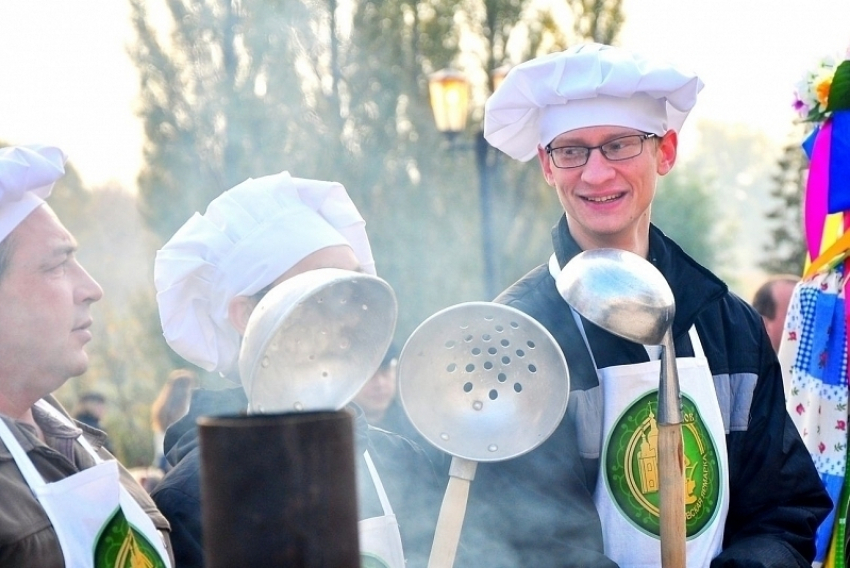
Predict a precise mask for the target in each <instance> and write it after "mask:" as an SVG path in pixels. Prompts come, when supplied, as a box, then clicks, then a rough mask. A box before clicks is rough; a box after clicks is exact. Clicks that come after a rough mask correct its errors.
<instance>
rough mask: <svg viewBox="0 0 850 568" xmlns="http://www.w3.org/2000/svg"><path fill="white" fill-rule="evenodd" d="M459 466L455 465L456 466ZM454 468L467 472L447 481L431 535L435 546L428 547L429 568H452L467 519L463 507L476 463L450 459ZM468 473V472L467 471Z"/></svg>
mask: <svg viewBox="0 0 850 568" xmlns="http://www.w3.org/2000/svg"><path fill="white" fill-rule="evenodd" d="M456 462H458V463H456ZM456 465H461V466H463V467H465V468H466V475H464V476H463V477H456V476H454V475H452V476H451V477H449V484H448V487H446V493H445V495H443V504H442V505H441V506H440V516H439V517H438V518H437V528H436V530H435V532H434V543H433V544H432V545H431V557H430V558H429V559H428V568H452V565H453V564H454V561H455V554H457V545H458V541H459V540H460V530H461V527H463V518H464V516H465V515H466V503H467V501H468V499H469V485H470V483H471V481H472V479H473V478H474V477H475V466H477V465H478V463H477V462H474V461H468V460H462V462H461V460H460V458H457V457H454V458H452V469H454V468H455V467H456ZM470 470H471V471H470Z"/></svg>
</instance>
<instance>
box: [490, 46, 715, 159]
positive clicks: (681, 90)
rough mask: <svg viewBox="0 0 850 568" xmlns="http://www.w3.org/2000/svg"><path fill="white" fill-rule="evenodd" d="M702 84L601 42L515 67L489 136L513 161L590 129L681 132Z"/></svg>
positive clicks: (499, 94) (493, 112) (496, 102)
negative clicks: (563, 136)
mask: <svg viewBox="0 0 850 568" xmlns="http://www.w3.org/2000/svg"><path fill="white" fill-rule="evenodd" d="M702 87H703V82H702V81H701V80H700V79H699V77H697V76H696V75H695V74H693V73H691V72H689V71H686V70H683V69H680V68H677V67H675V66H673V65H671V64H669V63H665V62H663V61H656V60H651V59H647V58H645V57H642V56H640V55H638V54H635V53H632V52H631V51H628V50H625V49H621V48H617V47H611V46H608V45H602V44H598V43H592V44H585V45H580V46H576V47H571V48H569V49H567V50H565V51H562V52H559V53H552V54H549V55H545V56H542V57H538V58H536V59H532V60H531V61H526V62H525V63H522V64H520V65H517V66H516V67H514V68H513V69H511V71H510V72H509V73H508V75H507V76H506V77H505V79H504V81H503V82H502V84H501V85H500V86H499V88H498V89H496V92H494V93H493V94H492V95H491V96H490V98H489V99H488V100H487V103H486V105H485V107H484V137H485V138H486V139H487V141H488V142H489V143H490V144H491V145H492V146H494V147H496V148H498V149H500V150H502V151H503V152H505V153H506V154H508V155H509V156H511V157H512V158H515V159H517V160H522V161H523V162H525V161H528V160H530V159H531V158H532V157H534V156H536V155H537V146H538V145H540V146H543V147H545V146H546V145H547V144H549V143H550V142H551V141H552V140H554V139H555V137H556V136H558V135H559V134H562V133H564V132H569V131H570V130H575V129H577V128H584V127H588V126H623V127H627V128H634V129H636V130H640V131H643V132H650V133H653V134H658V135H662V134H664V133H665V132H667V131H668V130H676V131H679V130H680V129H681V127H682V124H683V123H684V122H685V118H687V116H688V113H689V112H690V111H691V109H692V108H693V106H694V105H695V104H696V100H697V93H699V92H700V90H702Z"/></svg>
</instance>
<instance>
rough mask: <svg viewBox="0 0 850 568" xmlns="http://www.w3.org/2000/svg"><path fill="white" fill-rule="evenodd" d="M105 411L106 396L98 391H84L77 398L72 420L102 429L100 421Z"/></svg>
mask: <svg viewBox="0 0 850 568" xmlns="http://www.w3.org/2000/svg"><path fill="white" fill-rule="evenodd" d="M105 413H106V397H105V396H103V395H102V394H100V393H99V392H91V391H90V392H85V393H83V394H81V395H80V396H79V398H77V404H76V406H74V420H79V421H80V422H82V423H83V424H88V425H89V426H91V427H92V428H97V429H99V430H103V428H102V427H101V425H100V421H101V420H102V419H103V415H104V414H105Z"/></svg>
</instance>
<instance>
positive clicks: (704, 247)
mask: <svg viewBox="0 0 850 568" xmlns="http://www.w3.org/2000/svg"><path fill="white" fill-rule="evenodd" d="M717 217H718V208H717V203H716V202H715V200H714V196H713V194H712V193H710V191H709V188H708V187H707V186H706V183H705V180H700V179H697V178H696V177H694V176H693V175H689V174H687V173H682V172H680V171H679V170H677V169H674V170H673V171H671V172H670V173H669V174H668V175H666V176H664V177H663V178H661V181H660V183H659V184H658V190H657V193H656V196H655V200H654V201H653V203H652V222H653V223H654V224H655V225H657V226H658V228H660V229H661V230H662V231H664V233H665V234H667V236H669V237H670V238H672V239H673V240H674V241H676V243H678V244H679V246H681V247H682V248H683V249H684V250H685V252H687V253H688V254H690V255H691V256H692V257H694V259H695V260H696V261H697V262H699V263H700V264H702V265H703V266H705V267H706V268H708V269H709V270H712V271H716V270H717V268H718V266H719V264H720V263H721V261H722V260H723V256H722V251H723V250H724V249H725V248H726V247H725V246H724V245H725V244H726V243H724V239H725V238H726V237H725V236H724V235H723V234H719V233H718V232H717V231H716V230H715V227H717Z"/></svg>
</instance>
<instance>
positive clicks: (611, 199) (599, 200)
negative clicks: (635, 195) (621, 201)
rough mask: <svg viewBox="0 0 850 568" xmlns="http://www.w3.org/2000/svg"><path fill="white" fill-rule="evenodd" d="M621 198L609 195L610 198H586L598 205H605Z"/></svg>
mask: <svg viewBox="0 0 850 568" xmlns="http://www.w3.org/2000/svg"><path fill="white" fill-rule="evenodd" d="M618 197H620V196H619V195H609V196H608V197H585V199H587V200H588V201H593V202H596V203H605V202H606V201H614V200H615V199H617V198H618Z"/></svg>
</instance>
